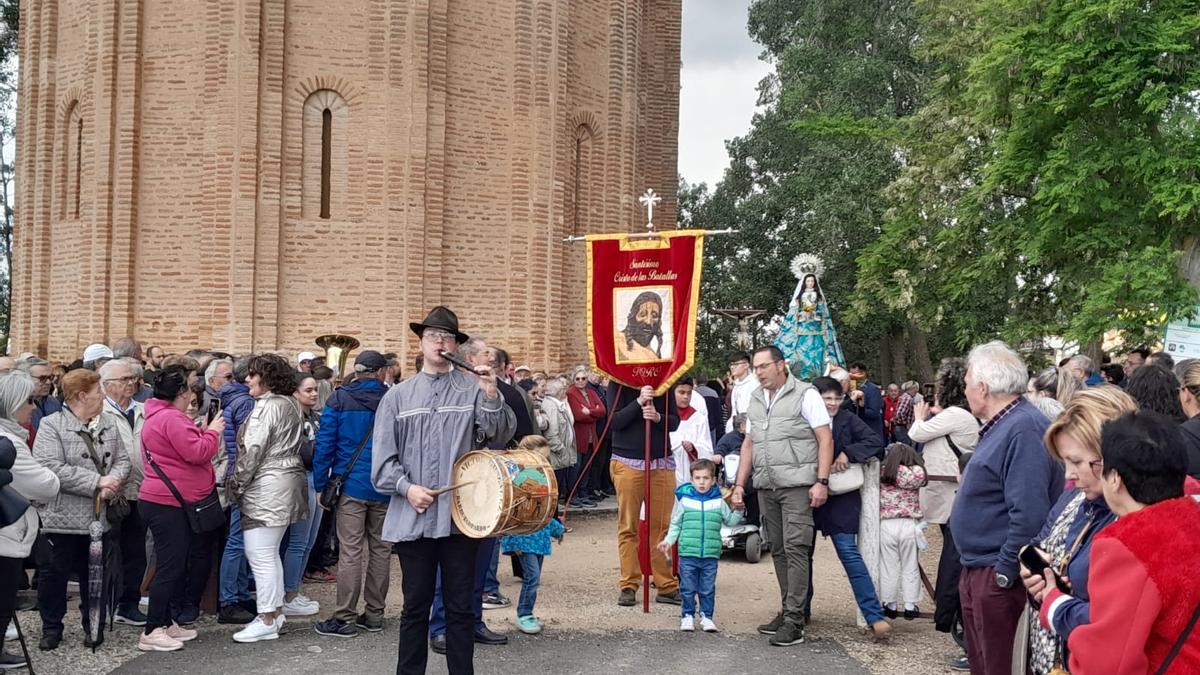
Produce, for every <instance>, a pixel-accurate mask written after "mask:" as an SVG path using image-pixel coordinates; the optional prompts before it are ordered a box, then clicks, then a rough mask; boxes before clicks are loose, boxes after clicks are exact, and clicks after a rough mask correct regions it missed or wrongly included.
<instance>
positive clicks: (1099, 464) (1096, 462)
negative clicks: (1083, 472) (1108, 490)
mask: <svg viewBox="0 0 1200 675" xmlns="http://www.w3.org/2000/svg"><path fill="white" fill-rule="evenodd" d="M1088 466H1089V467H1091V469H1092V471H1096V472H1098V473H1099V472H1103V471H1104V460H1102V459H1093V460H1092V461H1090V462H1088Z"/></svg>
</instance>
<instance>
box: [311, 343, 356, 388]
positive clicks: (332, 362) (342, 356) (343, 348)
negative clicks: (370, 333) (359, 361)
mask: <svg viewBox="0 0 1200 675" xmlns="http://www.w3.org/2000/svg"><path fill="white" fill-rule="evenodd" d="M316 343H317V346H318V347H320V348H321V349H324V350H325V365H326V366H328V367H329V368H330V370H332V371H333V379H334V380H335V381H336V382H341V381H342V379H343V378H344V376H345V373H346V359H348V358H350V352H351V351H353V350H355V349H358V340H356V339H354V338H352V337H350V336H349V335H338V334H336V333H333V334H330V335H322V336H321V337H319V338H317V339H316Z"/></svg>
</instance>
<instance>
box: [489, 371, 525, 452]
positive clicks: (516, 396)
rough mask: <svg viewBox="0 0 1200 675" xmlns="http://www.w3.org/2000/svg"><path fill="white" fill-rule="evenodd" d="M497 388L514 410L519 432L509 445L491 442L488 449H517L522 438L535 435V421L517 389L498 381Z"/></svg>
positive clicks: (505, 401)
mask: <svg viewBox="0 0 1200 675" xmlns="http://www.w3.org/2000/svg"><path fill="white" fill-rule="evenodd" d="M496 388H497V389H499V390H500V397H501V398H503V399H504V403H505V404H507V405H508V407H510V408H512V411H513V415H516V417H517V431H516V433H514V434H513V437H512V439H511V440H510V441H509V442H508V443H497V442H495V441H491V442H489V443H488V446H487V447H488V449H489V450H503V449H505V448H515V447H517V443H518V442H520V440H521V439H522V438H525V437H526V436H529V435H530V434H532V433H533V420H531V419H529V409H528V408H526V407H525V399H524V398H521V392H519V391H517V388H516V387H514V386H512V385H511V384H509V383H507V382H505V381H504V380H496Z"/></svg>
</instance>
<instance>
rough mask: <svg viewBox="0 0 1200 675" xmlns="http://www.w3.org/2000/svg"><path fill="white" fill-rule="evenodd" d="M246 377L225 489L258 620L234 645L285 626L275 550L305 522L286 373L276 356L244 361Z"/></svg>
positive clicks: (300, 429) (297, 415)
mask: <svg viewBox="0 0 1200 675" xmlns="http://www.w3.org/2000/svg"><path fill="white" fill-rule="evenodd" d="M249 371H250V374H249V376H248V377H247V378H246V384H247V386H249V387H250V395H251V396H253V397H254V398H255V399H257V401H256V402H255V404H254V411H253V412H251V413H250V417H249V419H247V420H246V422H245V424H244V425H243V427H242V430H243V434H242V436H241V439H240V440H239V442H238V458H237V463H236V465H235V466H234V473H233V484H232V486H231V487H232V491H233V495H234V498H235V499H237V501H238V506H239V507H240V508H241V512H242V531H243V533H244V537H245V547H246V560H247V561H249V563H250V569H251V571H253V572H254V583H255V587H256V588H257V589H258V592H257V603H258V616H256V617H254V620H253V621H251V622H250V623H249V624H248V625H247V626H246V627H245V628H244V629H242V630H241V631H239V632H238V633H236V634H235V635H234V636H233V639H234V640H236V641H237V642H258V641H259V640H274V639H275V638H277V637H279V629H280V626H281V625H282V624H283V622H284V620H285V619H284V616H283V604H284V579H283V559H282V558H281V557H280V555H279V544H280V542H281V541H283V535H284V533H285V532H286V531H287V528H288V526H289V525H291V524H292V523H296V522H300V521H303V520H306V519H307V518H308V479H307V477H306V475H305V472H304V463H303V461H302V460H301V459H300V443H301V440H302V437H303V433H304V418H303V415H302V413H301V411H300V406H299V404H298V403H297V402H296V399H294V398H293V397H292V393H293V392H294V391H295V389H296V382H295V379H294V375H293V371H292V367H291V365H290V364H288V362H287V361H285V360H284V359H283V357H280V356H277V355H275V354H263V355H259V356H255V357H253V358H251V359H250V364H249Z"/></svg>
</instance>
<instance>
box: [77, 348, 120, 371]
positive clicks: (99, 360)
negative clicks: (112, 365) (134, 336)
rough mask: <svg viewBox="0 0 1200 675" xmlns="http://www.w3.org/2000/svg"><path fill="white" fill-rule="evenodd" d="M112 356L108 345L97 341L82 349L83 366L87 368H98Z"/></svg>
mask: <svg viewBox="0 0 1200 675" xmlns="http://www.w3.org/2000/svg"><path fill="white" fill-rule="evenodd" d="M112 358H113V350H111V349H109V348H108V345H106V344H103V343H100V342H97V343H95V344H90V345H88V346H87V349H85V350H83V367H84V368H87V369H88V370H99V369H100V366H102V365H104V364H105V363H106V362H108V361H111V360H112Z"/></svg>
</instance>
